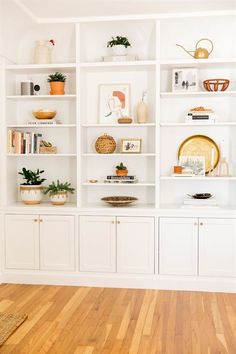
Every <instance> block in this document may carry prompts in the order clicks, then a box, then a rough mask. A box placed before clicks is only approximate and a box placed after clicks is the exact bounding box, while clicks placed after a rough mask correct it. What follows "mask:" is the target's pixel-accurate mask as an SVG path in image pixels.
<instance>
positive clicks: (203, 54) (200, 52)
mask: <svg viewBox="0 0 236 354" xmlns="http://www.w3.org/2000/svg"><path fill="white" fill-rule="evenodd" d="M202 41H208V42H209V43H210V45H211V49H210V50H209V51H208V50H207V49H206V48H201V47H198V44H199V43H200V42H202ZM176 45H177V46H178V47H180V48H182V49H183V50H184V51H185V52H186V53H188V54H189V55H191V57H193V58H195V59H208V58H209V55H210V54H211V53H212V51H213V49H214V45H213V43H212V41H211V40H210V39H208V38H202V39H200V40H199V41H198V42H197V43H196V46H195V50H186V49H185V48H184V47H183V46H182V45H181V44H176ZM191 53H194V54H191Z"/></svg>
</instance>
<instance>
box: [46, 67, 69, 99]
mask: <svg viewBox="0 0 236 354" xmlns="http://www.w3.org/2000/svg"><path fill="white" fill-rule="evenodd" d="M47 81H48V82H49V84H50V87H51V91H50V95H64V94H65V81H66V76H65V75H63V74H62V73H59V72H58V71H57V72H55V74H51V75H49V76H48V80H47Z"/></svg>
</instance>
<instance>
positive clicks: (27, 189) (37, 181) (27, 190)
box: [18, 167, 46, 205]
mask: <svg viewBox="0 0 236 354" xmlns="http://www.w3.org/2000/svg"><path fill="white" fill-rule="evenodd" d="M42 173H44V170H41V171H40V170H39V169H37V170H36V171H31V170H27V169H26V168H25V167H23V168H22V171H21V172H18V174H19V175H21V176H23V180H24V182H23V183H21V185H20V194H21V199H22V201H23V202H24V203H25V204H29V205H33V204H39V203H40V202H41V200H42V196H43V195H42V189H43V187H42V183H43V182H44V181H46V179H45V178H41V174H42Z"/></svg>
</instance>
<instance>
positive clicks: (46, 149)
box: [39, 140, 57, 154]
mask: <svg viewBox="0 0 236 354" xmlns="http://www.w3.org/2000/svg"><path fill="white" fill-rule="evenodd" d="M39 153H40V154H56V153H57V148H56V146H52V144H51V143H50V142H49V141H45V140H41V141H40V146H39Z"/></svg>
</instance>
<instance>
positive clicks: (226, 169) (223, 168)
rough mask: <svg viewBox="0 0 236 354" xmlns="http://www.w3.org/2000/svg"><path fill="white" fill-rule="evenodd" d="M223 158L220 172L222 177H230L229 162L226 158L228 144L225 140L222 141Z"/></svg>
mask: <svg viewBox="0 0 236 354" xmlns="http://www.w3.org/2000/svg"><path fill="white" fill-rule="evenodd" d="M220 150H221V158H220V163H219V169H218V173H219V176H220V177H228V176H229V175H230V174H229V164H228V162H227V159H226V146H225V141H224V140H222V141H221V142H220Z"/></svg>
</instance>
